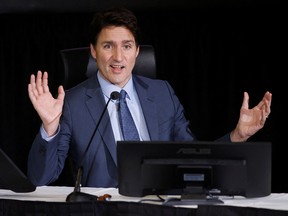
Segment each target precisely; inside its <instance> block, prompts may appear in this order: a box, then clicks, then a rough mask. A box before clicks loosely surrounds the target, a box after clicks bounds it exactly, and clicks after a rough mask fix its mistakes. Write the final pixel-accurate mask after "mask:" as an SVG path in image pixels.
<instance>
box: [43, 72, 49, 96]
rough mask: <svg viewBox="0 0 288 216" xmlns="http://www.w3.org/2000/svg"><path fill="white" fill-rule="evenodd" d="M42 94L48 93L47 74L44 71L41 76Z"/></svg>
mask: <svg viewBox="0 0 288 216" xmlns="http://www.w3.org/2000/svg"><path fill="white" fill-rule="evenodd" d="M42 79H43V82H42V84H43V92H44V93H45V92H49V86H48V73H47V72H46V71H45V72H44V74H43V78H42Z"/></svg>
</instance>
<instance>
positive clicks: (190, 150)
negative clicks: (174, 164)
mask: <svg viewBox="0 0 288 216" xmlns="http://www.w3.org/2000/svg"><path fill="white" fill-rule="evenodd" d="M177 154H211V149H210V148H199V149H196V148H181V149H179V150H178V151H177Z"/></svg>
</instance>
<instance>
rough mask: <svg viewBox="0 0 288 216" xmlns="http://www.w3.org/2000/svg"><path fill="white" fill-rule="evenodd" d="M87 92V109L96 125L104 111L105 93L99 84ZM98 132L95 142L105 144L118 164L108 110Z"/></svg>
mask: <svg viewBox="0 0 288 216" xmlns="http://www.w3.org/2000/svg"><path fill="white" fill-rule="evenodd" d="M86 93H87V95H88V96H89V99H87V101H86V105H87V109H88V111H89V112H90V114H91V116H92V118H93V120H94V122H95V127H96V124H97V123H98V122H99V119H100V116H101V114H102V112H103V109H104V107H105V104H106V102H105V100H104V97H103V93H102V91H101V88H100V86H99V84H98V86H97V88H96V89H87V92H86ZM97 132H98V133H96V135H97V134H98V137H95V139H94V140H95V141H96V143H95V144H96V145H97V144H98V145H99V144H100V145H102V144H103V145H104V147H105V148H106V149H108V151H109V152H110V154H111V156H112V158H113V160H114V163H115V164H117V162H116V144H115V139H114V134H113V131H112V127H111V123H110V118H109V114H108V112H105V113H104V115H103V118H102V121H101V123H100V124H99V127H98V130H97ZM99 135H100V136H99ZM95 141H94V142H95Z"/></svg>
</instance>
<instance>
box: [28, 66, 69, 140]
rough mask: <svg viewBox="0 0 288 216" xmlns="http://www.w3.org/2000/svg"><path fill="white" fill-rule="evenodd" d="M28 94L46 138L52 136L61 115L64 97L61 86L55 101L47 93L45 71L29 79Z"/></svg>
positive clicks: (49, 93)
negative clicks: (46, 135)
mask: <svg viewBox="0 0 288 216" xmlns="http://www.w3.org/2000/svg"><path fill="white" fill-rule="evenodd" d="M28 94H29V98H30V100H31V102H32V104H33V106H34V108H35V110H36V111H37V113H38V115H39V116H40V118H41V120H42V123H43V127H44V129H45V131H46V133H47V134H48V136H53V135H54V134H55V133H56V131H57V128H58V125H59V122H60V117H61V114H62V109H63V104H64V97H65V92H64V88H63V86H59V88H58V96H57V98H56V99H55V98H54V97H53V96H52V94H51V92H50V91H49V86H48V73H47V72H46V71H45V72H44V73H43V76H42V72H41V71H38V72H37V76H36V79H35V75H34V74H32V75H31V77H30V83H29V84H28Z"/></svg>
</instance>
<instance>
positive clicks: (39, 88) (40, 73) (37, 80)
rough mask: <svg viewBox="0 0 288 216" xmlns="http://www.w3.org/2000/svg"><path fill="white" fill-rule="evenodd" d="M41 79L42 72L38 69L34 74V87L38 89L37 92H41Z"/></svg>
mask: <svg viewBox="0 0 288 216" xmlns="http://www.w3.org/2000/svg"><path fill="white" fill-rule="evenodd" d="M42 85H43V81H42V72H41V71H38V72H37V76H36V89H37V91H38V94H42V93H43V86H42Z"/></svg>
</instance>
